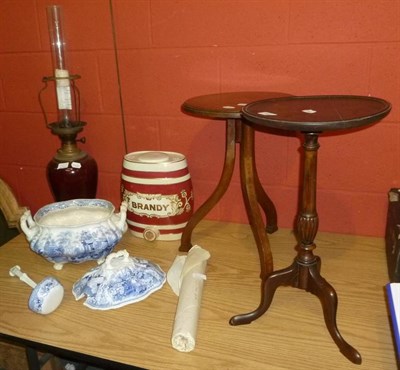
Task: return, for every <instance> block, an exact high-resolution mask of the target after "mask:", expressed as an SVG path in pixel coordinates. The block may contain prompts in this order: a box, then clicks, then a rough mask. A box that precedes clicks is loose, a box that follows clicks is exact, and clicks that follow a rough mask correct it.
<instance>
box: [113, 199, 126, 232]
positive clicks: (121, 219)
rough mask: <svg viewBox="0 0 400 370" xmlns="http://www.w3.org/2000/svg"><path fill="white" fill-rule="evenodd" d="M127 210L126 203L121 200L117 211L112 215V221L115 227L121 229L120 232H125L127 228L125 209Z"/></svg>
mask: <svg viewBox="0 0 400 370" xmlns="http://www.w3.org/2000/svg"><path fill="white" fill-rule="evenodd" d="M127 210H128V204H127V203H126V202H125V201H123V202H122V203H121V206H120V208H119V213H116V214H115V215H113V221H114V222H115V226H116V227H117V229H119V230H121V232H123V233H124V232H125V231H126V230H127V228H128V225H127V224H126V211H127Z"/></svg>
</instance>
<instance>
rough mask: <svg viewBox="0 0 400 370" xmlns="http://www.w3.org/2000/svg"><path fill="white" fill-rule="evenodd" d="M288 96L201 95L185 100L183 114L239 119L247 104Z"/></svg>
mask: <svg viewBox="0 0 400 370" xmlns="http://www.w3.org/2000/svg"><path fill="white" fill-rule="evenodd" d="M283 96H290V95H289V94H284V93H280V92H265V91H241V92H227V93H219V94H210V95H201V96H196V97H194V98H190V99H188V100H186V101H185V102H184V103H183V104H182V107H181V108H182V111H183V112H184V113H187V114H190V115H193V116H196V117H203V118H219V119H227V118H236V119H238V118H241V117H242V116H241V111H242V108H243V107H245V106H246V105H247V104H249V103H251V102H254V101H257V100H262V99H271V98H278V97H283Z"/></svg>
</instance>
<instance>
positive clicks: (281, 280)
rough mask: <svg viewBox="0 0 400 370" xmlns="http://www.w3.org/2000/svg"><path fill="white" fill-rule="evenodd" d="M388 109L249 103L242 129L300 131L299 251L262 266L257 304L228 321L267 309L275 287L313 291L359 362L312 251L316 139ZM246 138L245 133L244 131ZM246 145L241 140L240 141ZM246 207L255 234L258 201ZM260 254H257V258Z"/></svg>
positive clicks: (306, 101) (348, 103) (316, 101)
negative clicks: (272, 267) (271, 267)
mask: <svg viewBox="0 0 400 370" xmlns="http://www.w3.org/2000/svg"><path fill="white" fill-rule="evenodd" d="M390 110H391V105H390V103H388V102H387V101H385V100H382V99H378V98H374V97H367V96H351V95H343V96H342V95H332V96H298V97H293V96H291V97H282V98H276V99H268V100H262V101H258V102H253V103H250V104H248V105H247V106H245V107H244V108H243V116H244V118H245V119H246V120H244V121H243V122H244V123H245V125H243V131H244V133H245V132H246V130H250V127H252V126H253V125H256V126H257V125H258V126H263V127H268V128H274V129H281V130H289V131H300V132H301V133H302V134H303V135H304V143H303V156H302V160H303V170H302V171H303V174H302V180H303V181H302V190H301V199H300V211H299V214H298V216H297V234H298V240H299V245H298V253H297V257H296V258H295V260H294V262H293V263H292V264H291V265H290V266H289V267H287V268H284V269H281V270H278V271H274V272H271V273H267V274H265V271H268V269H267V268H265V269H262V271H261V277H262V287H261V290H262V294H261V302H260V304H259V306H258V308H257V309H255V310H254V311H252V312H249V313H245V314H240V315H236V316H234V317H232V318H231V321H230V322H231V324H232V325H239V324H248V323H250V322H252V321H253V320H256V319H257V318H259V317H260V316H261V315H263V314H264V313H265V312H266V311H267V310H268V308H269V306H270V304H271V302H272V299H273V296H274V293H275V291H276V289H277V288H278V287H279V286H280V285H291V286H293V287H296V288H299V289H303V290H306V291H308V292H310V293H313V294H315V295H316V296H318V297H319V298H320V300H321V304H322V308H323V313H324V319H325V324H326V326H327V328H328V330H329V333H330V335H331V337H332V339H333V340H334V341H335V343H336V345H337V346H338V347H339V349H340V351H341V352H342V353H343V355H344V356H345V357H347V358H348V359H349V360H350V361H352V362H354V363H356V364H360V363H361V356H360V354H359V353H358V351H357V350H356V349H355V348H353V347H352V346H351V345H350V344H348V343H347V342H346V341H345V340H344V339H343V337H342V336H341V334H340V332H339V330H338V328H337V325H336V311H337V294H336V291H335V290H334V288H333V287H332V286H331V285H330V284H329V283H328V282H327V281H326V280H325V279H324V278H323V277H322V276H321V275H320V268H321V259H320V258H319V257H318V256H316V255H314V253H313V250H314V249H315V247H316V245H315V243H314V239H315V237H316V234H317V230H318V214H317V210H316V195H317V186H316V180H317V152H318V148H319V143H318V137H319V135H320V134H321V133H322V132H324V131H336V130H344V129H351V128H355V127H361V126H366V125H370V124H372V123H375V122H378V121H379V120H381V119H382V118H383V117H385V116H386V115H387V114H389V112H390ZM244 137H246V135H244ZM243 145H244V146H246V143H244V144H243ZM252 169H253V167H252V166H250V167H249V171H250V172H249V173H248V174H247V176H246V178H245V181H248V182H249V185H248V186H249V193H254V192H255V191H256V188H257V186H258V185H256V184H255V181H252V179H253V178H254V174H253V173H251V170H252ZM248 210H250V212H251V213H252V216H251V219H252V220H253V222H254V226H255V227H256V228H257V229H258V232H259V233H260V231H261V229H262V228H263V223H262V218H261V214H260V211H259V209H258V207H257V204H256V203H255V202H254V200H253V201H252V203H251V204H250V207H248ZM262 241H263V245H262V246H261V249H260V250H259V254H260V255H261V256H262V255H263V254H266V255H267V256H269V253H270V246H269V242H268V239H267V237H266V236H265V237H264V238H263V239H262ZM263 259H264V260H265V259H266V258H265V257H261V261H263Z"/></svg>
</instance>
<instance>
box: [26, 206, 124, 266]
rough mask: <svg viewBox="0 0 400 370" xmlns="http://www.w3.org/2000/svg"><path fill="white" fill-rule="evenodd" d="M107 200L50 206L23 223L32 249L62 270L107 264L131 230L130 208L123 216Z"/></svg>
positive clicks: (122, 207) (28, 213)
mask: <svg viewBox="0 0 400 370" xmlns="http://www.w3.org/2000/svg"><path fill="white" fill-rule="evenodd" d="M114 210H115V209H114V206H113V205H112V203H110V202H109V201H107V200H103V199H73V200H67V201H63V202H56V203H51V204H48V205H46V206H44V207H42V208H41V209H39V210H38V211H37V212H36V214H35V216H34V217H33V218H32V215H31V212H30V211H29V210H28V211H26V212H25V213H24V214H23V215H22V217H21V220H20V223H21V229H22V231H23V232H24V234H25V235H26V238H27V240H28V242H29V244H30V247H31V249H32V250H33V251H34V252H36V253H38V254H39V255H41V256H43V257H45V258H46V259H47V260H48V261H50V262H53V263H54V268H56V269H58V270H59V269H61V268H62V267H63V264H64V263H68V262H71V263H81V262H85V261H89V260H98V261H99V262H102V261H104V258H105V257H106V256H107V255H108V254H109V253H111V252H112V250H113V248H114V247H115V245H116V244H117V243H118V242H119V241H120V240H121V238H122V235H123V234H124V233H125V231H126V230H127V224H126V210H127V205H126V203H125V202H122V204H121V208H120V213H116V214H114Z"/></svg>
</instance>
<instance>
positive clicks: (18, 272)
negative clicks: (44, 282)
mask: <svg viewBox="0 0 400 370" xmlns="http://www.w3.org/2000/svg"><path fill="white" fill-rule="evenodd" d="M9 273H10V275H11V276H16V277H18V278H19V280H21V281H23V282H24V283H25V284H28V285H29V286H30V287H31V288H35V287H36V283H35V282H34V281H33V280H32V279H31V278H30V277H29V276H28V275H27V274H26V273H25V272H22V271H21V267H19V266H18V265H16V266H14V267H11V268H10V271H9Z"/></svg>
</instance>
